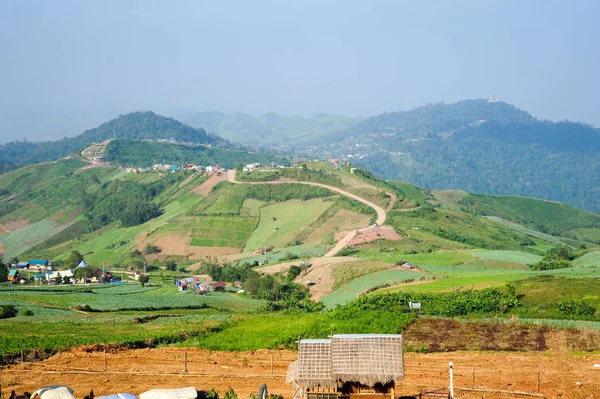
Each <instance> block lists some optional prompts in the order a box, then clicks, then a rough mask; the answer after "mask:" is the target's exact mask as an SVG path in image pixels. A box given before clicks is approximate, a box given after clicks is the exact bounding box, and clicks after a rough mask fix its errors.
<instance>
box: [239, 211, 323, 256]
mask: <svg viewBox="0 0 600 399" xmlns="http://www.w3.org/2000/svg"><path fill="white" fill-rule="evenodd" d="M331 204H332V203H331V202H325V201H321V200H310V201H298V200H294V201H287V202H285V203H277V204H272V205H267V206H265V207H262V208H260V223H259V224H258V227H257V228H256V230H255V231H254V233H253V234H252V236H251V237H250V239H249V240H248V242H247V244H246V247H245V248H244V251H245V252H250V251H253V250H254V249H255V248H258V247H261V246H264V245H273V246H274V247H275V248H281V247H284V246H285V245H286V244H288V243H289V242H291V241H292V240H293V239H294V237H295V236H296V235H297V234H298V232H300V231H301V230H302V229H304V228H305V227H307V226H309V225H310V224H311V223H312V222H313V221H314V220H316V219H317V218H318V217H319V216H320V215H321V214H322V213H323V212H325V211H326V210H327V208H329V207H330V206H331Z"/></svg>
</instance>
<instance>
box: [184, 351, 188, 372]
mask: <svg viewBox="0 0 600 399" xmlns="http://www.w3.org/2000/svg"><path fill="white" fill-rule="evenodd" d="M183 372H184V373H187V372H188V369H187V351H185V352H183Z"/></svg>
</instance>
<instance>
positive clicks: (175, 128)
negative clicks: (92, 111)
mask: <svg viewBox="0 0 600 399" xmlns="http://www.w3.org/2000/svg"><path fill="white" fill-rule="evenodd" d="M112 138H122V139H130V140H158V139H174V140H175V141H178V142H193V143H202V144H211V145H216V146H222V145H226V144H228V143H227V141H225V140H223V139H221V138H220V137H217V136H214V135H210V134H207V133H206V131H205V130H204V129H201V128H200V129H195V128H193V127H190V126H187V125H184V124H183V123H181V122H179V121H176V120H174V119H172V118H167V117H164V116H161V115H157V114H155V113H154V112H152V111H146V112H132V113H130V114H126V115H120V116H119V117H118V118H115V119H113V120H111V121H109V122H106V123H103V124H102V125H100V126H98V127H96V128H93V129H89V130H86V131H85V132H83V133H82V134H80V135H78V136H75V137H69V138H64V139H62V140H58V141H48V142H40V143H30V142H19V141H16V142H11V143H7V144H4V145H1V146H0V168H1V169H0V170H2V171H6V170H10V169H14V168H15V167H19V166H23V165H28V164H33V163H39V162H46V161H51V160H55V159H58V158H61V157H64V156H67V155H69V154H72V153H73V152H76V151H81V150H83V148H85V147H86V146H88V145H90V144H92V143H94V142H99V141H103V140H107V139H112Z"/></svg>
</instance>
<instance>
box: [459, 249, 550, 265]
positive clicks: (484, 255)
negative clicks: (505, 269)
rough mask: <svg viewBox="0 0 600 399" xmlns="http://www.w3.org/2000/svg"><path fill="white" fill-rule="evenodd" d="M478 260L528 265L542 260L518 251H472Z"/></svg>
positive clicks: (536, 256) (539, 257)
mask: <svg viewBox="0 0 600 399" xmlns="http://www.w3.org/2000/svg"><path fill="white" fill-rule="evenodd" d="M471 253H472V254H473V255H475V256H477V257H478V258H480V259H486V260H496V261H501V262H511V263H520V264H522V265H528V264H532V263H536V262H539V261H540V260H542V257H541V256H538V255H534V254H530V253H527V252H519V251H472V252H471Z"/></svg>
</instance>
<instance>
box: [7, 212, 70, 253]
mask: <svg viewBox="0 0 600 399" xmlns="http://www.w3.org/2000/svg"><path fill="white" fill-rule="evenodd" d="M66 227H68V225H58V224H56V223H55V222H53V221H52V220H50V219H43V220H40V221H39V222H36V223H33V224H30V225H29V226H25V227H23V228H21V229H18V230H14V231H11V232H10V233H7V234H3V235H1V236H0V241H1V242H2V245H3V246H4V258H5V259H9V258H11V257H13V256H16V255H19V254H21V253H23V252H24V251H26V250H27V249H29V248H31V247H33V246H35V245H37V244H39V243H41V242H43V241H45V240H47V239H48V238H50V237H52V236H53V235H54V234H57V233H59V232H60V231H62V230H64V229H65V228H66Z"/></svg>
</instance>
